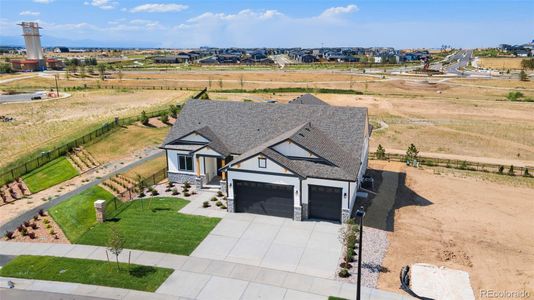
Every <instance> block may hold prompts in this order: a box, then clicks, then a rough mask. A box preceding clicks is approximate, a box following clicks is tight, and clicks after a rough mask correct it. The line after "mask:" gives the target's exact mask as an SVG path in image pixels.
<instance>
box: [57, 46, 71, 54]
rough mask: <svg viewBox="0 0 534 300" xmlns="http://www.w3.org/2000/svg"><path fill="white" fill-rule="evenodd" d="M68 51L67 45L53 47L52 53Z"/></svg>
mask: <svg viewBox="0 0 534 300" xmlns="http://www.w3.org/2000/svg"><path fill="white" fill-rule="evenodd" d="M67 52H70V51H69V48H67V47H56V48H54V53H67Z"/></svg>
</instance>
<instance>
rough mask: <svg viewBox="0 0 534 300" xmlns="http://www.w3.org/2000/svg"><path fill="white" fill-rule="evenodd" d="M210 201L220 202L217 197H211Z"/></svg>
mask: <svg viewBox="0 0 534 300" xmlns="http://www.w3.org/2000/svg"><path fill="white" fill-rule="evenodd" d="M210 200H211V201H213V202H215V201H218V200H219V199H217V197H211V199H210Z"/></svg>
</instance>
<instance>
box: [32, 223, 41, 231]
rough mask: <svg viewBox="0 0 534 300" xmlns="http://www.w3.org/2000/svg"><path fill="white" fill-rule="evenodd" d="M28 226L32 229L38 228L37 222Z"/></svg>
mask: <svg viewBox="0 0 534 300" xmlns="http://www.w3.org/2000/svg"><path fill="white" fill-rule="evenodd" d="M30 226H31V228H32V229H34V230H35V229H37V228H39V227H38V226H37V224H35V223H32V224H31V225H30Z"/></svg>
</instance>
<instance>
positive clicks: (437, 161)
mask: <svg viewBox="0 0 534 300" xmlns="http://www.w3.org/2000/svg"><path fill="white" fill-rule="evenodd" d="M369 159H378V158H377V155H376V153H375V152H370V153H369ZM381 159H382V160H387V161H390V160H391V161H400V162H406V156H405V155H402V154H390V153H386V154H385V157H383V158H381ZM417 161H418V162H419V164H421V165H424V166H431V167H445V168H454V169H459V170H470V171H479V172H493V173H499V174H509V175H512V174H510V173H509V170H510V167H511V166H509V165H498V164H489V163H480V162H472V161H467V160H456V159H443V158H434V157H422V156H419V157H418V158H417ZM525 169H528V170H529V171H531V170H534V166H513V172H512V173H513V175H523V174H524V172H525Z"/></svg>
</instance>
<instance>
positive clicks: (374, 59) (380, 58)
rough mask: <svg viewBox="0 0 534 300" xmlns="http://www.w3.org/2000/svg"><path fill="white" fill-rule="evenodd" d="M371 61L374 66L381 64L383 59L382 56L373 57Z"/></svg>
mask: <svg viewBox="0 0 534 300" xmlns="http://www.w3.org/2000/svg"><path fill="white" fill-rule="evenodd" d="M373 61H374V63H375V64H381V63H382V61H383V58H382V56H375V57H373Z"/></svg>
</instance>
